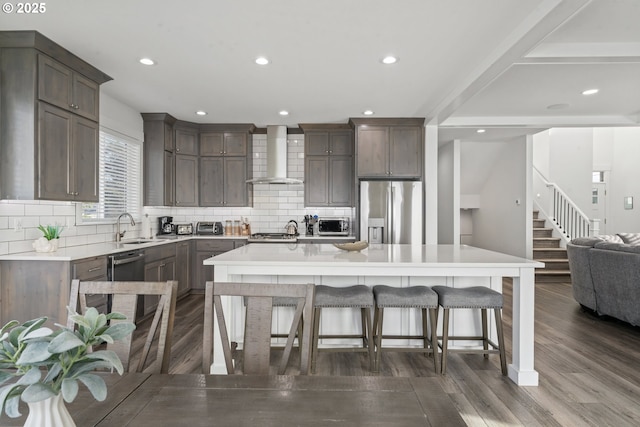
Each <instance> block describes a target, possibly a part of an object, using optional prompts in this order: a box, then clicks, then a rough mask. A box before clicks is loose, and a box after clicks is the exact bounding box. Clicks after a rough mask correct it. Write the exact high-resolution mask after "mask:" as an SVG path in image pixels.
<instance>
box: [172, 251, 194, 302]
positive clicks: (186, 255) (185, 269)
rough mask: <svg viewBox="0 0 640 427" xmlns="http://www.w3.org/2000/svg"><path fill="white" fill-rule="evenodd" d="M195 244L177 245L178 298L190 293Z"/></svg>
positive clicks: (176, 278)
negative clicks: (193, 246)
mask: <svg viewBox="0 0 640 427" xmlns="http://www.w3.org/2000/svg"><path fill="white" fill-rule="evenodd" d="M192 244H193V242H192V241H191V240H187V241H185V242H178V243H176V275H175V280H177V281H178V297H181V296H182V295H184V294H186V293H189V289H191V246H192Z"/></svg>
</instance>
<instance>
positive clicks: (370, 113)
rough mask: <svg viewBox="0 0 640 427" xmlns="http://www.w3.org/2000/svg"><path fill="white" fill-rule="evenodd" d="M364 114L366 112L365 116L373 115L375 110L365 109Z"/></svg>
mask: <svg viewBox="0 0 640 427" xmlns="http://www.w3.org/2000/svg"><path fill="white" fill-rule="evenodd" d="M362 114H364V115H365V116H373V111H371V110H365V111H363V112H362Z"/></svg>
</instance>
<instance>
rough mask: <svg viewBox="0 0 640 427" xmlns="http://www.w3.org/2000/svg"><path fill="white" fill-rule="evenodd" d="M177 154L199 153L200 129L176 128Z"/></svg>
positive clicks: (193, 154)
mask: <svg viewBox="0 0 640 427" xmlns="http://www.w3.org/2000/svg"><path fill="white" fill-rule="evenodd" d="M175 147H176V150H175V151H176V154H189V155H192V156H197V155H198V131H197V129H190V128H176V130H175Z"/></svg>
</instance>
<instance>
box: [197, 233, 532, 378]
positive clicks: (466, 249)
mask: <svg viewBox="0 0 640 427" xmlns="http://www.w3.org/2000/svg"><path fill="white" fill-rule="evenodd" d="M204 265H210V266H214V282H266V283H315V284H316V285H320V284H324V285H330V286H350V285H353V284H364V285H367V286H375V285H377V284H385V285H390V286H397V287H406V286H415V285H427V286H433V285H436V284H439V285H442V284H444V285H447V286H452V287H468V286H487V287H490V288H491V289H494V290H497V291H501V290H502V278H503V277H510V278H513V337H512V343H513V348H512V355H513V357H512V363H510V364H509V366H508V370H509V378H511V379H512V380H513V381H514V382H515V383H516V384H518V385H538V373H537V372H536V371H535V370H534V366H533V365H534V356H533V350H534V330H533V327H534V269H535V268H538V267H543V266H544V264H543V263H540V262H536V261H531V260H527V259H524V258H518V257H514V256H511V255H506V254H502V253H498V252H493V251H488V250H484V249H479V248H475V247H471V246H466V245H386V244H374V245H370V246H369V248H367V249H365V250H363V251H361V252H345V251H342V250H340V249H337V248H335V247H334V246H333V245H328V244H300V243H292V244H250V245H247V246H244V247H241V248H238V249H235V250H233V251H230V252H227V253H224V254H221V255H218V256H215V257H212V258H209V259H207V260H205V261H204ZM223 304H224V310H225V312H226V313H229V314H227V316H229V325H228V327H229V330H230V337H231V339H232V340H234V341H241V337H242V328H243V319H242V315H241V313H242V303H241V302H240V301H237V300H232V299H231V298H227V299H226V300H225V302H224V303H223ZM327 311H328V310H327ZM405 311H406V310H405ZM458 311H460V310H457V312H456V313H454V314H455V316H456V317H454V318H453V322H452V333H455V334H468V333H469V332H471V331H478V328H479V321H475V320H474V318H472V317H471V316H470V313H464V312H463V313H461V314H458ZM465 311H466V310H465ZM323 312H324V310H323ZM275 316H276V318H275V319H274V324H275V325H276V326H275V327H276V328H277V327H278V326H279V324H282V325H286V320H285V318H286V314H284V313H276V315H275ZM336 316H339V314H336ZM278 317H282V319H279V318H278ZM418 324H419V319H417V318H415V314H413V313H396V314H395V315H394V316H392V315H391V313H389V315H387V314H385V325H384V326H385V334H387V333H388V332H390V333H394V332H395V331H402V332H407V331H409V332H411V331H413V330H414V329H415V327H416V325H418ZM440 324H441V323H439V325H440ZM350 325H351V326H353V327H357V325H358V316H357V314H356V313H354V314H353V316H350V317H348V318H344V317H340V318H338V317H335V316H332V315H331V314H330V313H328V314H327V315H326V316H323V318H322V325H321V328H323V329H322V330H325V331H329V333H331V332H332V331H331V329H332V327H340V328H344V327H345V326H347V327H349V326H350ZM492 329H493V331H492V334H493V333H495V325H492ZM214 332H215V334H216V336H215V339H214V354H215V355H219V356H221V355H222V347H221V343H220V338H219V335H218V331H217V327H215V328H214ZM323 344H324V345H331V344H332V343H331V342H324V343H323ZM211 371H212V373H223V372H225V366H224V361H223V358H222V357H217V358H214V363H213V365H212V368H211Z"/></svg>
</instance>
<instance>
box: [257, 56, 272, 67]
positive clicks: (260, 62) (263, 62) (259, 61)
mask: <svg viewBox="0 0 640 427" xmlns="http://www.w3.org/2000/svg"><path fill="white" fill-rule="evenodd" d="M268 63H269V60H268V59H267V58H265V57H264V56H260V57H258V58H256V64H258V65H267V64H268Z"/></svg>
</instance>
